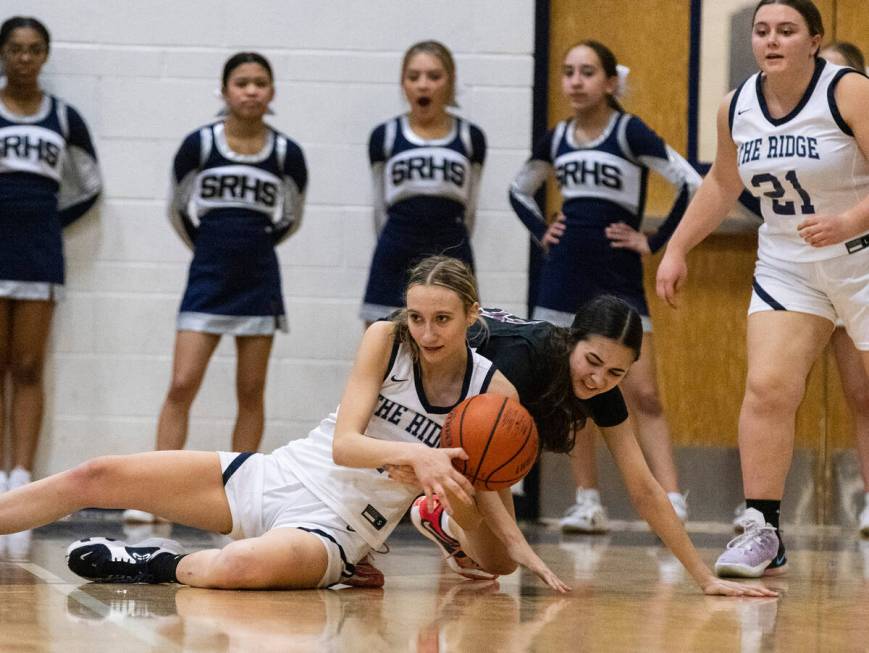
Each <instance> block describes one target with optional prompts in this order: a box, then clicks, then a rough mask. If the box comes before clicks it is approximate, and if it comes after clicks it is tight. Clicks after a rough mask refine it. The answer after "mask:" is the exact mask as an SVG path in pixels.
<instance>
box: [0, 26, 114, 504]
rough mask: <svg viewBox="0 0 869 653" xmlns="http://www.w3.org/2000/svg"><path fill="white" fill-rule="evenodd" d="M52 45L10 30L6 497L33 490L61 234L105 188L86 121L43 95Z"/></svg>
mask: <svg viewBox="0 0 869 653" xmlns="http://www.w3.org/2000/svg"><path fill="white" fill-rule="evenodd" d="M50 45H51V38H50V36H49V33H48V30H47V29H46V28H45V26H44V25H43V24H42V23H41V22H40V21H38V20H37V19H35V18H29V17H22V16H14V17H12V18H10V19H8V20H7V21H6V22H4V23H3V25H2V26H0V61H2V66H3V73H4V74H5V83H4V84H3V85H2V88H0V492H3V491H5V490H6V489H7V488H10V489H11V488H16V487H19V486H21V485H24V484H26V483H28V482H29V481H30V477H31V470H32V469H33V459H34V456H35V453H36V445H37V441H38V438H39V431H40V429H41V426H42V413H43V401H44V393H43V378H42V373H43V364H44V362H45V354H46V342H47V340H48V334H49V330H50V327H51V319H52V315H53V313H54V302H55V301H56V300H57V299H59V298H60V297H61V296H62V290H63V283H64V261H63V239H62V235H61V234H62V231H63V229H64V227H66V226H67V225H69V224H71V223H73V222H74V221H76V220H78V219H79V218H80V217H81V216H82V215H84V213H85V212H86V211H87V210H88V209H89V208H90V207H91V206H93V204H94V203H95V202H96V200H97V196H98V195H99V193H100V189H101V181H100V173H99V169H98V167H97V159H96V153H95V151H94V147H93V144H92V143H91V137H90V134H89V133H88V129H87V126H86V125H85V123H84V121H83V120H82V118H81V116H80V115H79V114H78V112H77V111H76V110H75V109H73V108H72V107H71V106H69V105H68V104H66V103H65V102H64V101H63V100H61V99H60V98H57V97H55V96H53V95H50V94H49V93H46V92H45V91H43V90H42V89H41V88H40V85H39V73H40V72H41V70H42V67H43V66H44V65H45V62H46V61H47V59H48V53H49V49H50ZM7 377H8V378H9V383H8V385H7ZM6 388H8V390H9V393H8V397H7V396H6V395H4V389H6ZM7 421H8V422H9V424H10V426H11V429H10V430H11V433H10V435H11V438H10V439H11V443H12V451H11V456H10V462H11V466H12V471H11V472H10V473H9V474H8V475H7V473H6V471H5V470H6V466H5V461H4V458H5V456H3V441H4V436H5V431H6V428H5V425H6V422H7Z"/></svg>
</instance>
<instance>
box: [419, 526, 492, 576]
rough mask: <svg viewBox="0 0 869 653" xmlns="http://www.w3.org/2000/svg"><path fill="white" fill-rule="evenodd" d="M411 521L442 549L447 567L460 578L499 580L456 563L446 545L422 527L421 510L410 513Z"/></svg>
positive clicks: (484, 572) (486, 573)
mask: <svg viewBox="0 0 869 653" xmlns="http://www.w3.org/2000/svg"><path fill="white" fill-rule="evenodd" d="M410 520H411V521H412V522H413V525H414V526H416V530H418V531H419V532H420V533H422V534H423V535H424V536H425V537H426V538H428V539H429V540H431V541H432V542H434V543H435V544H437V547H438V549H440V552H441V555H442V556H443V559H444V560H445V561H446V563H447V565H448V566H449V568H450V569H452V570H453V571H454V572H456V573H457V574H458V575H459V576H463V577H464V578H468V579H470V580H495V579H496V578H498V576H497V575H495V574H490V573H489V572H487V571H483V570H482V569H481V570H474V569H465V568H464V567H462V566H460V565H459V563H458V562H457V561H456V558H455V556H451V555H450V552H449V551H447V550H446V549H445V548H444V545H443V544H441V542H440V540H439V539H438V538H437V536H435V534H434V533H431V532H429V530H428V529H427V528H425V527H424V526H423V525H422V519H421V518H420V516H419V510H411V511H410Z"/></svg>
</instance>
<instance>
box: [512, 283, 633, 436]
mask: <svg viewBox="0 0 869 653" xmlns="http://www.w3.org/2000/svg"><path fill="white" fill-rule="evenodd" d="M590 336H603V337H604V338H609V339H611V340H614V341H616V342H618V343H619V344H622V345H624V346H626V347H627V348H628V349H630V350H631V351H632V352H633V353H634V360H637V359H638V358H639V357H640V348H641V347H642V344H643V323H642V320H641V319H640V315H639V313H637V311H636V310H634V309H633V308H632V307H631V306H630V305H629V304H628V303H626V302H625V301H623V300H621V299H619V298H618V297H615V296H613V295H601V296H599V297H596V298H594V299H592V300H591V301H589V302H588V303H586V304H584V305H583V306H582V307H581V308H580V309H579V310H578V311H577V312H576V316H575V317H574V319H573V324H572V325H571V327H570V328H569V329H564V328H556V329H554V330H553V333H552V336H551V337H550V339H549V342H548V343H547V351H546V353H545V356H546V360H547V362H548V363H549V365H550V370H551V381H550V383H549V386H548V388H547V389H546V391H545V392H543V394H542V395H541V396H540V397H539V398H538V399H537V400H535V401H534V402H533V406H532V407H529V410H531V413H532V414H533V415H534V418H535V421H536V422H537V429H538V431H539V432H540V439H541V441H542V444H543V448H544V449H547V450H549V451H555V452H559V453H567V452H569V451H571V450H572V449H573V446H574V440H575V431H577V430H578V429H580V428H582V427H583V425H584V424H585V422H586V420H587V419H588V417H589V414H588V411H587V409H586V407H585V406H584V404H583V402H582V401H580V400H579V399H578V398H577V397H576V395H574V394H573V383H572V381H571V377H570V355H571V354H572V353H573V350H574V348H575V347H576V345H577V343H579V342H581V341H583V340H585V339H587V338H588V337H590Z"/></svg>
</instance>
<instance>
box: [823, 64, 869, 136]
mask: <svg viewBox="0 0 869 653" xmlns="http://www.w3.org/2000/svg"><path fill="white" fill-rule="evenodd" d="M849 73H854V74H856V75H863V76H864V77H865V76H866V75H865V74H863V73H861V72H860V71H859V70H854V69H853V68H842V69H841V70H837V71H836V72H835V73H834V74H833V79H831V80H830V83H829V84H828V85H827V104H828V105H829V106H830V113H831V114H832V115H833V120H835V121H836V125H837V126H838V127H839V129H841V130H842V133H844V134H847V135H848V136H853V135H854V131H853V130H852V129H851V126H850V125H849V124H848V123H847V122H845V119H844V118H842V114H841V113H839V105H838V104H836V86H838V84H839V80H840V79H842V78H843V77H844V76H845V75H847V74H849Z"/></svg>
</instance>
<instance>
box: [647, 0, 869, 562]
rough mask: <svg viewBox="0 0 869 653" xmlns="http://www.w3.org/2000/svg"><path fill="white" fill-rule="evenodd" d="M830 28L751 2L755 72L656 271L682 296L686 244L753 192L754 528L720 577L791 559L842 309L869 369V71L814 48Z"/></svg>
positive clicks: (749, 516) (747, 482)
mask: <svg viewBox="0 0 869 653" xmlns="http://www.w3.org/2000/svg"><path fill="white" fill-rule="evenodd" d="M823 35H824V27H823V23H822V20H821V15H820V13H819V12H818V9H817V7H815V5H814V4H813V3H812V2H811V1H810V0H763V1H762V2H760V3H759V4H758V5H757V7H756V9H755V13H754V18H753V21H752V49H753V52H754V56H755V58H756V60H757V65H758V67H759V68H760V72H759V73H757V74H755V75H753V76H752V77H750V78H749V79H748V80H746V81H745V82H744V83H743V84H742V85H741V86H740V87H739V88H737V89H736V90H735V91H733V92H731V93H730V94H729V95H728V96H727V97H725V98H724V101H723V102H722V103H721V106H720V108H719V110H718V151H717V154H716V157H715V162H714V163H713V165H712V169H711V170H710V171H709V174H708V175H707V176H706V178H705V180H704V181H703V184H702V185H701V186H700V189H699V190H698V191H697V194H696V195H695V197H694V200H693V201H692V203H691V204H690V206H689V207H688V210H687V211H686V213H685V217H684V218H683V219H682V223H681V224H680V225H679V227H678V228H677V230H676V232H675V234H674V235H673V238H672V239H671V240H670V244H669V246H668V248H667V252H666V255H665V256H664V258H663V260H662V261H661V265H660V267H659V268H658V280H657V291H658V294H659V295H660V296H661V297H662V298H664V299H666V300H667V302H669V303H670V304H671V305H673V306H675V300H676V296H677V294H678V292H679V291H680V290H681V288H682V286H683V285H684V284H685V280H686V278H687V276H688V268H687V265H686V256H687V254H688V252H689V251H690V250H691V248H693V247H694V246H695V245H697V244H698V243H700V241H702V240H703V239H704V238H705V237H706V236H707V235H709V234H710V233H711V232H712V231H713V230H714V229H715V228H716V227H717V226H718V225H719V224H720V223H721V221H722V220H723V219H724V218H725V216H726V215H727V212H728V210H729V209H730V207H731V206H732V205H733V204H734V203H735V201H736V199H737V197H738V196H739V194H740V193H741V192H742V190H743V188H746V189H748V190H749V191H750V192H751V193H753V194H754V195H755V196H756V197H758V198H759V200H760V203H761V209H762V213H763V219H764V223H763V225H762V226H761V227H760V232H759V236H758V252H757V264H756V267H755V272H754V280H753V282H752V288H753V292H752V296H751V304H750V306H749V309H748V313H749V317H748V333H747V337H748V348H747V349H748V378H747V381H746V389H745V397H744V399H743V403H742V410H741V412H740V416H739V453H740V459H741V465H742V478H743V489H744V491H745V497H746V503H747V508H748V509H747V510H746V513H745V519H744V521H745V522H746V523H745V528H746V531H745V535H743V536H741V537H740V538H737V539H736V540H734V542H732V543H731V545H730V546H729V547H728V549H727V551H725V553H723V554H722V555H721V556H720V557H719V559H718V562H717V563H716V571H717V572H718V573H719V575H737V576H760V575H763V574H771V573H781V572H783V571H784V570H785V567H786V558H785V551H784V545H783V544H782V542H781V536H780V533H779V531H778V517H779V507H780V503H781V498H782V494H783V492H784V485H785V479H786V477H787V473H788V469H789V468H790V462H791V457H792V454H793V445H794V420H795V415H796V410H797V408H798V406H799V404H800V402H801V401H802V398H803V394H804V391H805V383H806V377H807V375H808V373H809V369H810V368H811V366H812V364H813V363H814V361H815V359H816V358H817V357H818V355H819V354H820V353H821V351H822V350H823V348H824V345H825V344H826V343H827V340H828V339H829V337H830V334H831V333H832V332H833V328H834V323H835V321H836V318H837V317H838V318H840V319H842V321H843V322H844V324H845V327H846V329H847V331H848V335H849V336H850V337H851V338H852V339H853V341H854V344H855V345H856V346H857V349H859V350H861V355H862V359H863V365H864V366H865V367H866V369H867V370H869V162H867V154H869V112H867V111H866V107H867V106H869V79H866V77H865V76H864V75H862V74H860V73H858V72H856V71H854V70H853V69H850V68H843V67H841V66H835V65H832V64H830V63H828V62H826V61H824V60H823V59H821V58H818V49H819V47H820V42H821V39H822V38H823ZM737 540H738V541H737Z"/></svg>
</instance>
